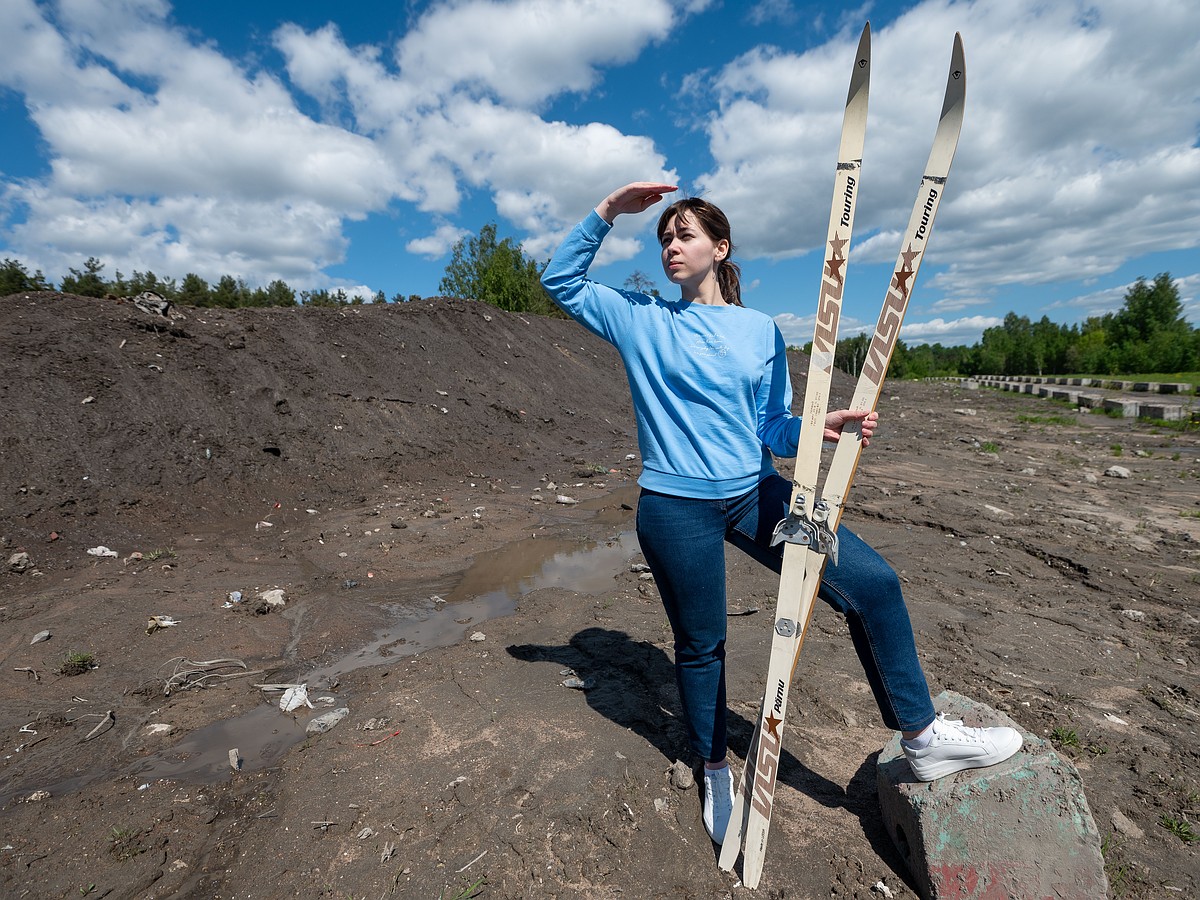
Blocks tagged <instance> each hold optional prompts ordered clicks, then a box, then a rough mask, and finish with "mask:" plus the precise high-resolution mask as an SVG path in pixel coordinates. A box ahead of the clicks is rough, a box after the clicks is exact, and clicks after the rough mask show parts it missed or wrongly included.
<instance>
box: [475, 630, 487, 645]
mask: <svg viewBox="0 0 1200 900" xmlns="http://www.w3.org/2000/svg"><path fill="white" fill-rule="evenodd" d="M471 640H473V641H474V642H475V643H477V644H478V643H480V642H481V641H486V640H487V635H486V634H484V633H483V632H482V631H476V632H475V633H474V634H473V635H471Z"/></svg>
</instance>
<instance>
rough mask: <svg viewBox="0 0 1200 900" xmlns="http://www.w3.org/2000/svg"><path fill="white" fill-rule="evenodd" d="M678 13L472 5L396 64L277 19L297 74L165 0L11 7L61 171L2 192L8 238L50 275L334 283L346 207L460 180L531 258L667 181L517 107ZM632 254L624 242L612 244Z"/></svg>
mask: <svg viewBox="0 0 1200 900" xmlns="http://www.w3.org/2000/svg"><path fill="white" fill-rule="evenodd" d="M701 6H703V4H701ZM676 14H677V13H676V10H675V8H674V7H673V6H672V4H671V3H669V2H667V0H624V2H616V0H612V2H605V3H599V2H594V0H577V2H572V3H568V4H564V3H551V2H549V0H507V2H487V0H462V2H449V3H443V4H440V5H437V6H434V7H432V8H431V9H430V10H429V11H427V12H426V13H425V14H424V15H423V16H422V17H421V18H420V19H418V21H417V23H416V25H415V27H414V28H413V29H412V30H411V31H409V32H408V33H407V34H406V35H404V37H403V38H402V39H401V40H400V41H399V42H398V43H397V44H396V46H395V47H394V48H391V49H392V50H394V56H393V55H391V53H389V52H385V50H384V49H383V48H380V47H377V46H362V47H350V46H348V45H347V44H346V43H345V41H344V39H343V38H342V36H341V34H340V32H339V31H338V29H337V28H336V27H335V26H332V25H330V26H326V27H324V28H319V29H317V30H315V31H313V32H305V31H303V30H302V29H300V28H298V27H297V26H295V25H289V24H285V25H283V26H281V27H280V28H279V29H277V31H276V32H275V35H274V43H275V47H276V49H278V50H279V51H280V52H281V53H282V54H283V56H284V58H285V60H286V65H287V76H288V78H289V79H290V85H289V84H286V83H284V82H283V81H282V80H281V79H280V78H278V77H276V76H275V75H273V74H271V73H269V72H266V71H262V70H249V69H246V68H244V67H242V66H241V65H239V64H238V63H236V62H235V61H233V60H231V59H229V58H227V57H225V56H223V55H221V53H220V51H219V50H218V49H217V47H216V45H215V44H211V43H207V42H205V43H199V42H197V41H196V39H195V37H194V36H193V35H191V34H189V33H187V32H185V31H183V30H182V29H180V28H178V27H176V26H175V25H174V24H172V22H171V20H170V7H169V5H168V4H167V3H166V2H164V0H107V2H96V0H60V2H59V3H58V4H57V5H56V6H55V7H53V10H51V9H50V8H48V7H39V6H37V5H35V4H34V3H32V2H29V0H12V2H10V3H6V4H5V5H4V7H3V9H2V10H0V28H3V30H4V32H5V33H7V34H10V35H19V36H20V37H21V40H20V41H18V42H16V44H14V47H13V48H10V52H9V53H7V54H5V56H4V57H3V58H0V87H3V86H7V87H10V88H12V89H14V90H17V91H19V92H21V93H22V94H23V95H24V96H25V100H26V104H27V108H28V110H29V114H30V117H31V119H32V121H33V122H34V124H35V125H36V126H37V128H38V129H39V131H40V133H41V136H42V139H43V140H44V141H45V142H46V145H47V147H48V155H49V163H50V174H49V175H48V176H47V177H45V178H42V179H39V180H36V181H21V182H18V181H11V180H10V181H8V182H7V183H6V184H4V186H3V196H4V202H5V206H6V208H7V211H8V212H9V214H10V224H9V227H8V235H7V237H8V239H9V240H8V242H9V243H10V244H11V245H12V246H13V247H14V248H15V249H17V251H18V252H19V253H20V255H21V256H22V257H23V258H24V259H26V260H29V261H32V262H34V263H36V264H37V265H39V266H41V267H42V268H44V269H45V270H46V271H47V272H49V273H55V272H58V273H62V272H64V271H65V269H66V267H67V266H69V265H74V264H78V261H79V260H80V259H81V258H83V257H84V256H88V255H98V256H103V257H104V258H106V259H110V260H120V261H121V266H122V267H124V268H126V269H132V268H138V269H139V270H144V269H154V270H158V271H160V272H165V273H172V274H173V273H180V274H182V272H191V271H194V272H196V273H197V274H200V275H202V276H204V277H207V278H215V277H218V276H219V275H221V274H225V273H228V272H231V271H232V272H233V273H234V274H238V275H245V276H248V278H249V279H250V280H262V281H267V280H270V278H273V277H282V278H285V279H286V280H288V281H289V282H290V283H292V284H295V285H296V286H298V287H319V286H328V285H330V284H331V281H330V279H329V278H328V277H327V276H325V275H324V274H323V273H322V271H321V270H322V268H323V267H324V266H326V265H329V264H331V263H336V262H338V261H340V260H341V259H343V257H344V255H345V250H346V246H347V240H346V237H345V235H344V232H343V227H342V226H343V224H344V222H345V221H346V220H348V219H350V220H352V219H359V218H362V217H364V216H366V215H368V214H370V213H372V212H378V211H381V210H383V209H385V208H387V207H388V205H389V204H390V203H392V202H393V201H395V200H401V201H408V202H412V203H415V204H416V205H417V206H418V208H419V209H421V210H424V211H427V212H432V213H442V214H446V213H450V212H453V211H455V210H456V209H457V208H458V205H459V203H460V201H461V198H462V196H463V191H464V188H466V189H472V190H474V189H483V190H485V191H487V192H488V193H490V194H491V196H492V197H493V199H494V201H495V203H496V207H497V210H498V212H499V214H500V215H501V216H502V217H504V218H505V219H507V220H508V221H510V222H512V223H514V224H516V225H517V226H518V227H519V228H521V229H523V230H525V231H527V232H528V233H529V235H530V237H529V239H528V240H527V241H526V249H527V252H531V253H534V254H537V255H539V256H545V255H548V254H549V252H550V249H551V248H552V246H553V243H554V241H555V240H556V238H557V237H558V236H560V235H561V232H562V231H563V229H564V228H565V225H566V224H567V223H569V222H571V221H574V220H576V219H577V218H579V217H581V216H582V215H583V214H584V213H586V211H587V209H588V208H590V206H591V204H593V203H595V202H596V201H597V200H598V199H599V197H600V196H602V192H603V191H604V190H608V189H610V188H611V187H612V185H614V184H618V183H621V181H623V180H631V179H632V178H634V177H662V178H664V180H665V179H667V178H668V177H672V176H673V173H671V172H668V171H667V170H666V167H665V164H664V160H663V157H662V156H661V154H660V153H659V152H658V151H657V150H656V149H655V147H654V145H653V143H652V142H651V141H650V140H649V139H647V138H644V137H638V136H632V137H631V136H626V135H624V134H621V133H620V132H619V131H617V130H616V129H615V128H612V127H611V126H608V125H603V124H582V125H572V124H567V123H563V122H548V121H544V120H543V119H541V118H540V117H539V116H538V115H537V114H536V113H535V112H533V111H532V110H531V109H528V108H526V107H529V106H531V105H535V104H540V103H542V102H544V101H545V100H546V99H547V98H549V97H552V96H555V95H557V94H561V93H562V92H564V91H585V90H587V89H589V88H590V87H591V86H592V85H593V84H594V83H595V82H596V80H597V78H598V73H599V67H601V66H605V65H611V64H615V63H621V62H626V61H629V60H631V59H633V58H635V57H636V56H637V55H638V54H639V53H640V52H641V51H642V50H643V49H644V48H645V46H646V45H647V43H649V42H652V41H655V40H659V39H661V38H663V37H664V36H665V35H666V34H667V31H668V29H669V26H670V25H671V24H672V22H673V21H674V19H675V16H676ZM292 88H296V89H299V90H302V91H304V92H305V93H307V94H308V95H309V96H311V97H312V98H314V99H315V100H317V101H318V103H320V104H321V108H322V115H321V120H317V119H314V118H313V117H311V116H309V115H306V114H305V113H304V112H302V111H301V109H300V107H299V105H298V103H297V100H296V98H294V97H293V96H292V94H291V93H290V90H291V89H292ZM646 173H649V175H647V174H646ZM14 210H15V211H16V213H15V214H14V212H13V211H14ZM448 229H449V230H448ZM451 235H455V236H456V237H457V236H461V229H459V230H455V229H453V228H452V227H451V226H443V227H439V228H438V229H437V230H436V231H435V232H434V233H433V234H432V235H430V236H428V237H425V238H418V239H416V240H414V241H412V242H410V244H409V247H410V250H411V252H414V253H417V254H419V255H434V254H435V253H437V252H438V251H439V250H441V252H444V250H445V249H446V248H448V246H449V245H451V244H452V243H453V240H450V236H451ZM456 237H455V239H456ZM448 240H449V244H447V243H446V242H447V241H448ZM639 248H640V243H639V242H638V241H637V240H635V239H630V238H628V237H624V238H620V239H617V240H614V241H613V242H612V245H611V246H606V248H605V249H606V254H605V258H606V259H610V260H612V259H620V258H625V257H627V256H628V255H632V254H633V253H634V252H636V251H637V249H639Z"/></svg>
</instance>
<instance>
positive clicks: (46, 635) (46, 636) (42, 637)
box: [29, 629, 50, 645]
mask: <svg viewBox="0 0 1200 900" xmlns="http://www.w3.org/2000/svg"><path fill="white" fill-rule="evenodd" d="M48 640H50V631H49V630H48V629H47V630H46V631H39V632H38V633H37V634H35V635H34V636H33V640H31V641H30V642H29V643H30V645H33V644H40V643H41V642H42V641H48Z"/></svg>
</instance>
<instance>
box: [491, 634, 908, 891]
mask: <svg viewBox="0 0 1200 900" xmlns="http://www.w3.org/2000/svg"><path fill="white" fill-rule="evenodd" d="M507 649H508V652H509V654H510V655H512V656H513V657H515V658H517V659H520V660H524V661H526V662H542V661H549V662H553V663H555V664H557V665H561V666H564V667H565V668H569V669H572V670H574V672H575V674H576V676H578V678H579V680H580V681H581V682H582V683H583V685H584V686H585V688H584V695H585V696H586V698H587V702H588V705H589V706H590V707H591V708H592V709H594V710H595V711H596V712H598V713H600V714H601V715H603V716H605V717H606V718H608V719H610V720H611V721H613V722H615V723H616V724H617V725H620V726H621V727H622V728H627V729H629V730H631V731H633V732H634V733H636V734H638V735H640V736H641V737H642V738H643V739H645V740H646V741H647V742H648V743H649V744H651V745H653V746H654V747H656V748H657V749H658V751H659V752H660V753H662V755H663V757H664V758H665V759H666V760H667V762H668V763H670V762H674V761H675V760H677V759H685V760H686V759H690V758H691V757H692V755H693V754H692V752H691V750H690V748H689V747H688V743H687V734H686V731H685V729H684V725H683V722H682V720H681V710H680V707H679V696H678V693H677V690H676V687H675V667H674V664H673V663H672V661H671V659H670V657H668V656H667V654H666V653H664V652H663V651H662V650H661V649H659V648H658V647H656V646H654V645H653V644H651V643H649V642H646V641H635V640H633V639H632V638H631V637H630V636H629V635H628V634H626V633H625V632H623V631H615V630H612V629H607V628H585V629H584V630H582V631H580V632H578V633H577V634H575V635H574V636H573V637H572V638H571V639H570V640H569V641H568V642H567V643H566V644H514V645H512V646H510V647H508V648H507ZM754 725H755V723H754V722H751V721H748V720H747V719H745V718H743V717H742V716H739V715H738V714H736V713H734V712H732V711H730V712H729V714H728V732H729V749H730V750H731V751H732V752H733V753H734V754H735V755H736V756H738V757H739V758H740V759H745V758H746V754H747V752H748V750H749V747H750V740H751V738H752V736H753V734H754ZM788 736H789V737H791V739H792V740H793V741H795V740H797V732H796V731H795V730H793V731H791V733H790V734H789V735H788ZM877 755H878V754H871V755H870V756H869V757H867V759H865V760H864V761H863V764H862V765H861V766H859V768H858V771H857V772H855V774H854V777H853V778H852V779H851V781H850V784H849V785H848V786H847V787H846V788H843V787H842V786H841V785H839V784H835V783H834V782H832V781H830V780H829V779H827V778H825V777H824V776H822V775H819V774H818V773H816V772H814V771H812V769H810V768H808V767H807V766H806V765H804V763H802V762H801V761H800V760H799V759H797V758H796V757H795V756H794V755H793V754H792V753H791V752H789V751H788V749H787V746H786V744H785V746H784V749H783V753H782V754H781V756H780V761H779V775H778V780H779V781H780V782H782V783H784V784H786V785H788V786H789V787H791V788H793V789H795V790H797V791H799V792H801V793H802V794H804V795H805V796H807V797H811V798H812V799H813V800H815V801H817V802H818V803H820V804H821V805H822V806H826V807H829V808H842V809H845V810H847V811H848V812H850V813H853V814H854V815H855V816H857V817H858V819H859V821H860V822H861V823H862V829H863V833H864V834H865V835H866V837H867V839H868V840H869V841H870V843H871V846H872V848H873V849H874V850H875V852H876V853H877V854H878V855H879V856H880V858H881V859H883V860H884V861H885V862H886V863H887V864H888V865H889V866H891V868H892V869H893V870H894V871H896V872H897V873H898V874H900V875H902V876H903V877H907V873H906V871H905V866H904V862H903V860H902V858H901V857H900V855H899V853H898V851H897V850H896V848H895V847H894V846H893V845H892V842H891V839H890V838H889V837H888V835H887V832H886V829H885V828H884V825H883V822H882V820H881V818H880V813H879V803H878V800H877V795H876V788H875V758H876V756H877Z"/></svg>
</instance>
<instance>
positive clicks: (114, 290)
mask: <svg viewBox="0 0 1200 900" xmlns="http://www.w3.org/2000/svg"><path fill="white" fill-rule="evenodd" d="M540 271H541V267H540V266H539V265H538V264H537V263H536V262H534V261H533V260H532V259H531V258H530V257H528V256H526V255H525V253H524V251H523V250H522V249H521V246H520V244H518V243H516V242H515V241H514V240H513V239H512V238H504V239H503V240H498V239H497V235H496V225H495V223H489V224H487V225H485V226H483V228H482V229H481V230H480V232H479V234H478V235H477V236H468V237H464V238H463V239H461V240H459V241H458V242H457V243H456V244H455V245H454V247H453V249H452V251H451V257H450V263H449V264H448V265H447V266H446V270H445V274H444V275H443V276H442V280H441V282H440V283H439V284H438V290H439V291H440V292H441V293H442V295H443V296H448V297H469V298H473V299H476V300H482V301H484V302H486V303H491V304H492V305H493V306H497V307H499V308H501V309H506V310H509V311H510V312H527V313H534V314H538V315H558V316H561V315H563V313H562V312H561V311H559V309H558V307H557V306H555V305H554V301H552V300H551V299H550V296H549V295H548V294H547V293H546V292H545V290H544V289H543V288H542V284H541V280H540V277H539V276H540ZM52 290H55V287H54V285H53V284H51V283H50V282H49V281H48V280H47V279H46V277H45V276H44V275H43V274H42V272H41V270H38V271H36V272H32V273H31V272H30V271H29V269H28V268H26V266H25V265H23V264H22V263H21V262H20V261H19V260H15V259H5V260H4V261H3V263H0V297H6V296H8V295H9V294H15V293H18V292H21V291H52ZM57 290H58V291H60V292H61V293H64V294H77V295H79V296H81V297H135V296H137V295H138V294H140V293H142V292H144V291H153V292H154V293H156V294H159V295H160V296H162V297H163V298H164V299H166V300H170V301H171V302H173V303H180V304H186V305H188V306H207V307H225V308H233V307H240V306H259V307H262V306H354V305H360V304H363V303H387V302H391V303H400V302H405V301H410V300H419V299H420V295H419V294H409V295H408V296H404V295H401V294H396V295H394V296H392V297H391V298H388V297H387V296H385V295H384V292H383V291H378V292H376V293H375V294H374V295H373V296H371V297H363V296H361V295H359V294H347V293H346V291H345V290H343V289H341V288H337V289H335V290H332V291H330V290H327V289H319V290H311V291H297V290H295V289H294V288H292V287H291V286H289V285H288V284H287V283H286V282H284V281H281V280H279V279H276V280H274V281H272V282H271V283H270V284H267V285H266V286H265V287H264V286H259V287H253V288H252V287H250V286H249V285H248V284H247V283H246V281H245V279H242V278H237V277H235V276H233V275H222V276H221V277H220V278H219V279H218V280H217V281H216V282H215V283H213V284H210V283H209V282H208V281H206V280H205V279H203V278H201V277H200V276H199V275H196V274H195V273H192V272H189V273H188V274H187V275H184V276H183V278H182V279H180V280H176V279H175V278H160V277H159V276H157V275H155V274H154V272H138V271H136V270H135V271H134V273H133V274H132V275H130V276H128V277H126V276H124V275H122V274H121V272H120V270H118V271H117V273H116V275H115V277H114V278H112V279H108V278H106V277H105V276H104V263H103V262H101V261H100V260H99V259H97V258H96V257H94V256H92V257H88V259H87V260H86V261H85V262H84V263H83V268H82V269H75V268H70V269H68V270H67V274H66V275H65V276H64V277H63V279H62V281H61V282H60V283H59V285H58V288H57Z"/></svg>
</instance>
